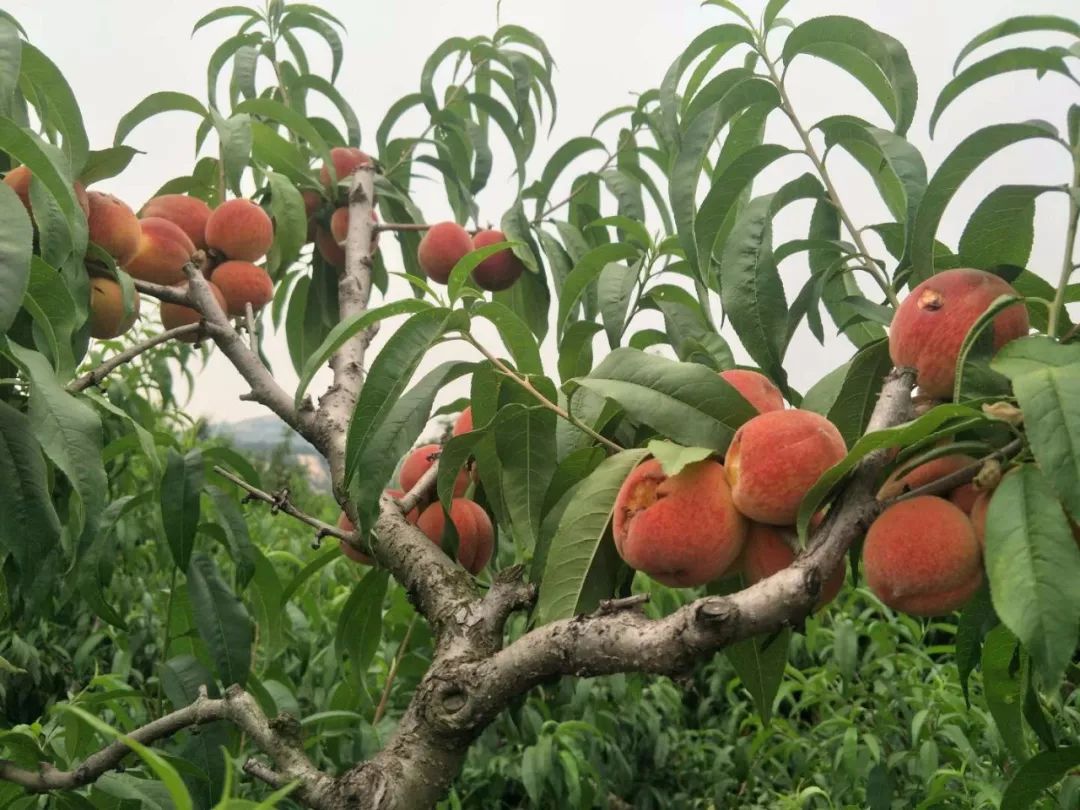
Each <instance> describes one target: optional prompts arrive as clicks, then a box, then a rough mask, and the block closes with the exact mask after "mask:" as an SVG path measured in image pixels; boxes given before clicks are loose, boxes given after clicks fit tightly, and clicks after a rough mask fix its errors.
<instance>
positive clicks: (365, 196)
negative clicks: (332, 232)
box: [315, 166, 375, 517]
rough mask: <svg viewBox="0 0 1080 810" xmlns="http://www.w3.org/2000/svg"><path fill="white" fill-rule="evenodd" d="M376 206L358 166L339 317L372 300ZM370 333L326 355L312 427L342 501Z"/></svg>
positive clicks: (368, 172) (368, 178) (367, 175)
mask: <svg viewBox="0 0 1080 810" xmlns="http://www.w3.org/2000/svg"><path fill="white" fill-rule="evenodd" d="M374 205H375V169H374V167H373V166H362V167H360V168H359V169H357V171H356V173H355V174H353V175H352V182H351V184H350V186H349V232H348V234H347V236H346V238H345V267H344V268H343V269H342V271H341V274H340V275H339V277H338V308H339V311H340V315H341V320H342V321H344V320H346V319H348V318H352V317H355V316H360V315H363V314H364V313H365V312H367V307H368V301H369V299H370V298H371V265H372V256H371V243H372V238H373V236H374V223H373V222H372V217H371V212H372V209H373V208H374ZM373 336H374V332H373V331H370V330H365V331H363V332H361V333H360V334H358V335H356V336H355V337H353V338H350V339H349V340H348V341H346V343H345V344H344V345H343V346H342V347H341V348H340V349H338V351H337V352H336V353H335V354H334V356H333V357H332V358H330V367H331V368H332V369H333V370H334V381H333V383H332V384H331V385H330V387H329V388H328V389H327V391H326V393H325V394H323V395H322V397H320V399H319V410H318V413H317V414H316V417H315V430H316V432H317V433H318V435H319V438H320V441H319V444H318V446H319V447H321V448H322V449H323V453H324V455H325V456H326V459H327V461H328V462H329V463H330V480H331V481H332V482H333V485H334V492H335V495H336V496H337V499H338V501H339V502H340V503H342V504H343V505H344V504H345V500H346V492H345V440H346V438H347V436H348V433H349V421H350V420H351V419H352V412H353V409H354V408H355V407H356V400H357V398H358V397H359V396H360V388H361V386H362V385H363V383H364V355H365V353H366V352H367V348H368V345H369V344H370V343H371V339H372V337H373ZM354 517H355V516H354Z"/></svg>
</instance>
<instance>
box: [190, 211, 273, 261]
mask: <svg viewBox="0 0 1080 810" xmlns="http://www.w3.org/2000/svg"><path fill="white" fill-rule="evenodd" d="M272 244H274V223H273V222H271V221H270V216H269V215H268V214H267V213H266V212H265V211H263V210H262V208H261V207H259V206H258V205H257V204H256V203H253V202H252V201H251V200H242V199H236V200H228V201H226V202H223V203H222V204H221V205H219V206H218V207H217V208H215V209H214V210H213V211H212V212H211V213H210V218H209V219H208V220H206V245H207V247H210V248H213V249H214V250H216V251H219V252H220V253H223V254H224V255H225V258H227V259H239V260H240V261H245V262H257V261H258V260H259V259H261V258H262V257H263V256H265V255H266V252H267V251H268V250H270V246H271V245H272Z"/></svg>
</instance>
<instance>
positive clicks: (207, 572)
mask: <svg viewBox="0 0 1080 810" xmlns="http://www.w3.org/2000/svg"><path fill="white" fill-rule="evenodd" d="M187 576H188V582H187V584H188V593H189V594H190V596H191V611H192V614H193V616H194V618H195V627H196V629H198V631H199V637H200V638H201V639H202V640H203V641H204V642H206V646H207V648H208V649H209V650H210V656H211V658H212V659H213V661H214V667H215V669H216V670H217V674H218V677H219V678H221V680H222V681H223V682H224V683H225V684H227V685H231V684H239V685H240V686H243V685H244V683H245V682H246V681H247V677H248V672H249V671H250V670H251V647H252V643H253V642H254V636H255V634H254V628H253V625H252V623H251V616H249V615H248V612H247V608H245V607H244V603H243V602H241V601H240V599H239V598H238V597H237V595H236V594H235V593H233V591H232V589H231V588H230V587H229V586H228V584H227V583H226V582H225V580H224V579H222V577H221V572H220V571H218V567H217V565H216V564H215V563H214V561H213V559H211V558H210V557H208V556H207V555H205V554H203V553H201V552H196V553H195V554H192V555H191V564H190V565H189V566H188V569H187Z"/></svg>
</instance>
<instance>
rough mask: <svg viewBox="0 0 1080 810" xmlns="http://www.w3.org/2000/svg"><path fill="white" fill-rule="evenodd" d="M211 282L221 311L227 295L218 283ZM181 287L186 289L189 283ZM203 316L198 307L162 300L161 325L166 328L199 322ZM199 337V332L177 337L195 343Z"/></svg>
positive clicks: (223, 308)
mask: <svg viewBox="0 0 1080 810" xmlns="http://www.w3.org/2000/svg"><path fill="white" fill-rule="evenodd" d="M207 283H208V284H210V292H211V293H213V295H214V298H215V300H217V302H218V306H219V307H221V311H222V312H224V311H225V296H224V295H222V294H221V290H219V289H218V288H217V285H216V284H214V283H212V282H207ZM181 289H183V290H186V289H187V284H186V283H185V284H183V285H182V286H181ZM202 319H203V317H202V315H200V314H199V311H198V310H197V309H192V308H191V307H185V306H184V305H183V304H170V303H168V302H166V301H162V302H161V325H162V326H164V327H165V328H166V329H175V328H176V327H178V326H187V325H188V324H191V323H199V322H200V321H202ZM198 339H199V334H198V332H195V333H192V334H187V335H184V336H183V337H179V338H177V340H182V341H184V342H185V343H195V342H196V341H197V340H198Z"/></svg>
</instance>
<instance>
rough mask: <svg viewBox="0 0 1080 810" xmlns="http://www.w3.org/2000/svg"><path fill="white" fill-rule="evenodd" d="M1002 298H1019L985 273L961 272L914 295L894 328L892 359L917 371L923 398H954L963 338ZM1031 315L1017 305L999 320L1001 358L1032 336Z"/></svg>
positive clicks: (935, 279)
mask: <svg viewBox="0 0 1080 810" xmlns="http://www.w3.org/2000/svg"><path fill="white" fill-rule="evenodd" d="M1001 295H1019V293H1018V292H1017V291H1016V290H1015V289H1013V287H1012V286H1011V285H1010V284H1009V283H1008V282H1006V281H1005V280H1004V279H1001V278H999V277H998V276H995V275H994V274H993V273H987V272H985V271H984V270H973V269H970V268H960V269H957V270H945V271H944V272H941V273H938V274H937V275H935V276H931V277H930V278H928V279H927V280H926V281H924V282H923V283H922V284H920V285H918V286H917V287H916V288H915V289H913V290H912V291H911V294H910V295H909V296H908V297H907V298H905V299H904V300H903V301H902V302H901V304H900V307H899V308H898V309H897V310H896V315H895V316H893V321H892V325H891V326H890V327H889V355H890V356H891V357H892V361H893V363H895V364H896V365H897V366H910V367H912V368H914V369H915V370H916V371H918V384H919V391H920V393H922V394H924V395H926V396H930V397H934V398H937V399H948V398H951V397H952V391H953V385H954V383H955V382H956V363H957V359H958V357H959V354H960V347H961V345H962V344H963V342H964V337H965V336H966V335H967V333H968V330H969V329H970V328H971V326H972V324H974V323H975V321H976V320H978V318H979V316H980V315H982V314H983V313H984V312H985V311H986V308H987V307H989V306H990V303H991V302H992V301H993V300H994V299H995V298H997V297H998V296H1001ZM1028 327H1029V323H1028V313H1027V309H1026V308H1025V306H1024V305H1023V303H1017V304H1014V305H1013V306H1010V307H1008V308H1007V309H1005V310H1003V311H1002V312H1000V313H999V314H998V315H997V316H995V318H994V320H993V325H992V327H991V329H992V331H993V345H994V351H995V352H996V351H997V350H998V349H1000V348H1001V347H1002V346H1004V345H1005V344H1006V343H1008V342H1009V341H1010V340H1015V339H1016V338H1019V337H1023V336H1024V335H1026V334H1027V333H1028Z"/></svg>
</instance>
